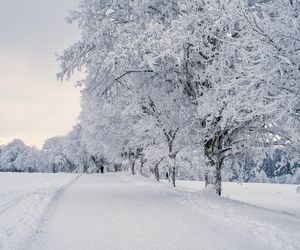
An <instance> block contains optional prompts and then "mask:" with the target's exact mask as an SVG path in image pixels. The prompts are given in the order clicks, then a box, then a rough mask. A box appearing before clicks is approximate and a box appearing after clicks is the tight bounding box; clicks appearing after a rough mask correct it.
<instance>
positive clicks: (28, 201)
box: [0, 173, 77, 250]
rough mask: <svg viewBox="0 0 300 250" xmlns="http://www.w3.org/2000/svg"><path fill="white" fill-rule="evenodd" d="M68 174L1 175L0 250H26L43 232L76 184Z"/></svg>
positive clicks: (74, 178)
mask: <svg viewBox="0 0 300 250" xmlns="http://www.w3.org/2000/svg"><path fill="white" fill-rule="evenodd" d="M76 178H77V175H68V174H55V175H51V174H23V173H1V174H0V249H1V250H2V249H9V250H11V249H20V248H23V249H26V246H27V244H28V242H30V241H31V239H32V238H33V237H34V236H35V235H37V234H39V233H40V232H41V230H42V224H43V219H44V216H45V215H46V213H47V210H48V209H50V207H51V205H52V204H53V203H54V202H55V200H56V199H58V197H59V194H60V193H61V192H63V190H64V189H65V188H66V187H67V186H68V185H70V184H71V183H72V182H74V181H75V180H76Z"/></svg>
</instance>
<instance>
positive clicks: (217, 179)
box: [214, 160, 222, 196]
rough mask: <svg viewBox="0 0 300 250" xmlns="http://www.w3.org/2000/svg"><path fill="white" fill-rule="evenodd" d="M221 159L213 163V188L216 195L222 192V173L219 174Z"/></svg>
mask: <svg viewBox="0 0 300 250" xmlns="http://www.w3.org/2000/svg"><path fill="white" fill-rule="evenodd" d="M221 166H222V161H221V160H218V161H217V162H216V165H215V176H214V177H215V190H216V193H217V195H219V196H221V194H222V174H221Z"/></svg>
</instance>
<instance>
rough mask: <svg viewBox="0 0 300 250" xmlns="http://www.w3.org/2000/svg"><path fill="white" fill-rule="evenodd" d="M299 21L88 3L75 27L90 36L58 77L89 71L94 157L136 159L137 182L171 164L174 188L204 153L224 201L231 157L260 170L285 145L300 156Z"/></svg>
mask: <svg viewBox="0 0 300 250" xmlns="http://www.w3.org/2000/svg"><path fill="white" fill-rule="evenodd" d="M279 10H282V11H279ZM298 14H299V3H297V2H296V1H284V0H280V1H276V2H275V1H259V2H258V1H246V0H234V1H229V0H228V1H227V0H226V1H222V2H220V1H218V0H213V1H201V2H200V1H196V0H192V1H187V0H176V1H175V0H172V1H167V2H166V1H161V0H156V1H148V0H143V1H129V0H128V1H118V0H113V1H96V0H94V1H81V3H80V6H79V10H78V11H74V12H73V13H72V14H71V17H70V18H69V20H70V22H73V21H77V22H78V24H79V27H80V29H81V30H82V37H81V39H80V41H78V42H76V43H75V44H73V45H72V46H71V47H70V48H69V49H67V50H66V51H65V52H64V53H63V54H62V55H61V56H60V57H59V58H58V59H59V61H60V62H61V72H60V74H59V75H58V77H59V78H60V79H64V78H66V77H69V76H70V75H71V74H72V73H73V72H74V70H81V69H83V68H84V69H85V70H86V71H87V73H88V74H87V77H86V79H85V80H84V81H82V82H81V84H83V85H84V89H83V92H82V93H83V96H82V113H81V116H80V122H81V126H82V140H83V142H84V143H85V145H86V149H87V152H88V153H89V154H91V155H96V156H97V157H99V156H100V155H101V154H103V155H105V156H108V157H109V158H110V159H112V161H121V160H122V159H123V160H124V159H125V160H126V162H125V165H127V167H125V168H127V169H128V168H129V167H130V168H131V171H132V173H135V172H136V171H135V169H136V163H137V162H138V160H141V164H140V166H141V167H142V168H143V166H144V163H143V162H144V161H145V159H147V160H148V161H147V162H148V163H153V165H154V166H152V170H153V169H156V170H155V171H156V174H155V175H156V176H158V174H157V173H158V172H157V166H158V165H157V163H161V162H162V161H161V159H165V158H166V159H167V161H168V166H169V170H171V171H170V173H171V176H172V179H173V185H175V174H176V171H177V170H176V168H177V166H176V156H177V154H178V153H179V152H180V151H182V152H183V153H184V154H186V157H188V158H194V157H191V155H193V152H198V153H199V156H198V159H205V165H206V167H205V168H204V169H206V171H207V173H206V175H207V174H210V175H212V176H211V179H212V181H213V183H214V185H215V188H216V192H217V193H218V194H221V181H222V176H221V172H222V171H221V168H222V166H223V165H224V164H225V160H226V161H227V162H228V161H230V160H233V161H234V160H235V159H237V157H241V156H242V155H245V153H247V154H248V155H249V154H250V155H251V157H252V158H253V159H254V160H255V161H256V162H259V161H262V159H264V158H265V152H272V151H273V150H274V149H276V148H278V147H281V148H284V149H286V151H289V154H288V155H294V154H295V153H294V152H295V149H296V148H297V145H298V144H299V135H298V134H297V135H296V136H293V132H294V131H295V130H296V128H297V125H298V120H299V112H298V110H299V86H298V85H297V82H299V65H297V62H299V39H298V38H299V15H298ZM287 16H288V18H285V17H287ZM285 123H288V126H286V124H285ZM154 152H155V153H154ZM183 153H182V154H183ZM270 155H271V154H270ZM144 158H145V159H144ZM183 158H184V156H183V155H181V159H183ZM145 162H146V161H145ZM123 163H124V162H123ZM125 165H124V166H125ZM202 165H204V163H202ZM257 165H258V164H257ZM171 166H172V167H171ZM152 170H151V167H150V172H153V171H152ZM223 170H225V169H223ZM155 171H154V172H155ZM197 171H198V172H199V173H200V172H203V171H202V170H201V171H200V169H199V168H198V169H197ZM204 171H205V170H204ZM237 171H238V170H237ZM207 179H209V178H207Z"/></svg>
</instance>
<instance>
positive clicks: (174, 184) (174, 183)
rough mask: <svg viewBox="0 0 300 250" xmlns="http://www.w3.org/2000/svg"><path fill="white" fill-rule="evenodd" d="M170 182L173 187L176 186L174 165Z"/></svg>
mask: <svg viewBox="0 0 300 250" xmlns="http://www.w3.org/2000/svg"><path fill="white" fill-rule="evenodd" d="M172 184H173V186H174V187H176V168H175V166H174V167H172Z"/></svg>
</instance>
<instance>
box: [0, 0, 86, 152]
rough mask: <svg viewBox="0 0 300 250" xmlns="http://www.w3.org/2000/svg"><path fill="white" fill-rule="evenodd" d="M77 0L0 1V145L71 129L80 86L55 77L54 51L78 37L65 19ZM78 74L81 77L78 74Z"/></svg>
mask: <svg viewBox="0 0 300 250" xmlns="http://www.w3.org/2000/svg"><path fill="white" fill-rule="evenodd" d="M77 4H78V0H43V1H41V0H0V144H3V143H7V142H9V141H10V140H12V139H14V138H20V139H22V140H23V141H24V142H25V143H27V144H29V145H36V146H38V147H40V146H41V145H42V144H43V141H44V140H45V139H47V138H48V137H51V136H55V135H63V134H65V133H67V132H68V131H69V130H71V128H72V126H73V125H74V123H75V122H76V118H77V116H78V113H79V110H80V104H79V102H80V91H79V89H76V88H74V87H73V85H72V81H73V82H74V81H76V80H78V79H76V77H74V78H73V79H71V82H65V83H60V82H57V81H56V73H57V71H58V70H59V67H58V63H57V62H56V60H55V56H54V54H55V52H62V51H63V49H65V48H67V47H68V46H69V45H70V44H71V43H73V42H75V41H76V40H77V39H78V38H79V30H78V28H77V27H76V25H74V24H73V25H70V24H67V23H65V17H66V15H67V13H68V12H67V11H68V10H70V9H74V8H76V6H77ZM77 78H79V76H77Z"/></svg>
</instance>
